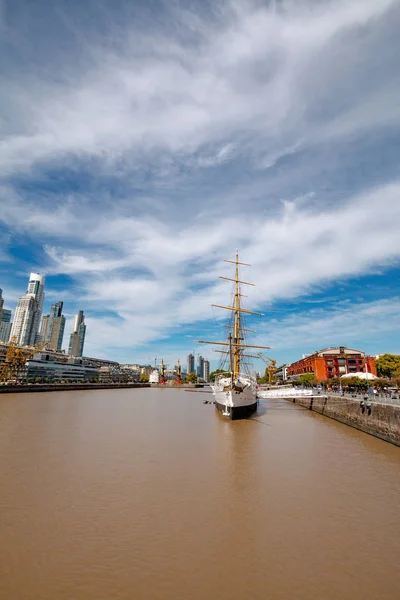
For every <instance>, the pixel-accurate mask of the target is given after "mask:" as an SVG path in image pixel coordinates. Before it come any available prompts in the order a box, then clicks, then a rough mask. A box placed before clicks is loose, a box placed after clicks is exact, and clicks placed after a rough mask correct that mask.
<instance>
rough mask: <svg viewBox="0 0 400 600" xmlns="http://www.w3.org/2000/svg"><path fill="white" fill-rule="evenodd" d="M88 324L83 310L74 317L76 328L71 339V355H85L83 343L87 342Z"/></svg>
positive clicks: (69, 349) (69, 352)
mask: <svg viewBox="0 0 400 600" xmlns="http://www.w3.org/2000/svg"><path fill="white" fill-rule="evenodd" d="M85 335H86V325H85V316H84V314H83V310H80V311H79V312H78V314H77V315H75V319H74V328H73V330H72V333H71V337H70V340H69V348H68V354H70V355H71V356H82V355H83V344H84V343H85Z"/></svg>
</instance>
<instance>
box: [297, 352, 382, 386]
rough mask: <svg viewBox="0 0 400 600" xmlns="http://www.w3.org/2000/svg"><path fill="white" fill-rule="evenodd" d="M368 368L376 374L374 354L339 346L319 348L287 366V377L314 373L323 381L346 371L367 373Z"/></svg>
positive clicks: (369, 371)
mask: <svg viewBox="0 0 400 600" xmlns="http://www.w3.org/2000/svg"><path fill="white" fill-rule="evenodd" d="M366 370H368V373H372V374H373V375H376V366H375V359H374V358H373V357H372V356H366V355H365V352H361V350H353V349H352V348H346V347H345V346H339V347H338V348H325V350H319V351H318V352H314V354H310V355H308V356H304V357H303V358H302V359H300V360H298V361H296V362H294V363H292V364H291V365H289V366H288V367H287V378H288V379H289V380H292V381H295V380H296V379H298V378H299V377H300V375H303V373H313V374H314V375H315V377H316V378H317V380H318V381H322V380H323V379H330V378H331V377H340V376H341V375H344V374H345V373H359V372H364V373H365V371H366Z"/></svg>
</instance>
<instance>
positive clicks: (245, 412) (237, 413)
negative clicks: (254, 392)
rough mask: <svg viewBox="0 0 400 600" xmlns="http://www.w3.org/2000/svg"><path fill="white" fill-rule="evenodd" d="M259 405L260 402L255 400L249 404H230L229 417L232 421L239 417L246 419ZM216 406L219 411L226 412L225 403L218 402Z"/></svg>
mask: <svg viewBox="0 0 400 600" xmlns="http://www.w3.org/2000/svg"><path fill="white" fill-rule="evenodd" d="M257 405H258V402H255V403H254V404H248V405H247V406H228V410H229V418H230V419H231V420H232V421H236V420H237V419H245V418H246V417H249V416H250V415H251V414H252V413H253V412H255V411H256V410H257ZM215 407H216V409H217V410H219V412H225V409H226V406H225V404H219V403H218V402H216V403H215Z"/></svg>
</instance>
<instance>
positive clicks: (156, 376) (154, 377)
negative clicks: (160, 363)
mask: <svg viewBox="0 0 400 600" xmlns="http://www.w3.org/2000/svg"><path fill="white" fill-rule="evenodd" d="M159 381H160V373H159V372H158V371H157V369H154V371H152V372H151V373H150V375H149V383H158V382H159Z"/></svg>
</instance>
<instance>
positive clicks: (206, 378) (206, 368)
mask: <svg viewBox="0 0 400 600" xmlns="http://www.w3.org/2000/svg"><path fill="white" fill-rule="evenodd" d="M203 379H204V381H207V383H208V382H209V381H210V361H209V360H205V361H204V370H203Z"/></svg>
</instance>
